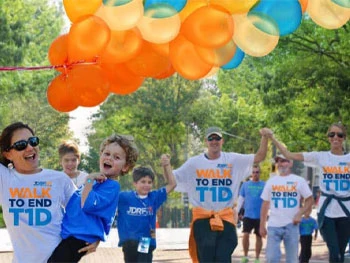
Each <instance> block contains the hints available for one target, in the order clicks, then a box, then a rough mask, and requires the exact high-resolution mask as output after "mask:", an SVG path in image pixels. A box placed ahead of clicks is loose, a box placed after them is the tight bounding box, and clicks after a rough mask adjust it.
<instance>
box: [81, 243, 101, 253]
mask: <svg viewBox="0 0 350 263" xmlns="http://www.w3.org/2000/svg"><path fill="white" fill-rule="evenodd" d="M99 244H100V240H97V241H96V242H94V243H91V244H90V243H86V247H83V248H81V249H79V250H78V252H79V253H82V252H86V254H90V253H92V252H95V251H96V249H97V247H98V245H99Z"/></svg>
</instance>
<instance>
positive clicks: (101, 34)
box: [68, 16, 111, 62]
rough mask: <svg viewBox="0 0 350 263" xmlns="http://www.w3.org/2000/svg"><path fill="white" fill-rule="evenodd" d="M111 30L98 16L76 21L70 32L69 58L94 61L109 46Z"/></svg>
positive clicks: (72, 60) (70, 59) (71, 59)
mask: <svg viewBox="0 0 350 263" xmlns="http://www.w3.org/2000/svg"><path fill="white" fill-rule="evenodd" d="M110 37H111V31H110V29H109V27H108V26H107V24H106V23H105V22H104V21H103V20H102V19H101V18H98V17H96V16H86V17H83V18H82V19H81V20H79V21H77V22H76V23H74V24H73V25H72V26H71V28H70V30H69V34H68V60H69V61H70V62H77V61H94V60H96V57H98V56H99V55H100V54H101V53H102V51H103V50H104V48H105V47H106V46H107V44H108V42H109V39H110Z"/></svg>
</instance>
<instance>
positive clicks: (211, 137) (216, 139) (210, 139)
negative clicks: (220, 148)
mask: <svg viewBox="0 0 350 263" xmlns="http://www.w3.org/2000/svg"><path fill="white" fill-rule="evenodd" d="M208 141H209V142H211V141H217V142H219V141H221V137H220V136H210V137H208Z"/></svg>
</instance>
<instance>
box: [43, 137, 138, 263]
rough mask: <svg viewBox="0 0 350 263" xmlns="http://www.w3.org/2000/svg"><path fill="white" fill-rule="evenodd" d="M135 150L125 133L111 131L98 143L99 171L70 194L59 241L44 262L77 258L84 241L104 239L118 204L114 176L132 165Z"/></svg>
mask: <svg viewBox="0 0 350 263" xmlns="http://www.w3.org/2000/svg"><path fill="white" fill-rule="evenodd" d="M137 157H138V151H137V148H136V146H135V145H134V144H133V142H132V141H131V140H129V139H128V138H126V137H125V136H120V135H112V136H110V137H108V138H107V139H106V140H104V142H103V143H102V144H101V147H100V161H99V164H100V172H99V173H94V174H89V176H88V177H87V179H86V181H85V185H84V186H83V187H81V188H79V189H78V190H77V191H76V192H75V193H74V194H73V195H72V197H71V198H70V200H69V202H68V204H67V206H66V213H65V215H64V218H63V221H62V230H61V237H62V241H61V243H60V244H59V245H58V246H57V247H56V249H55V250H54V252H53V253H52V255H51V257H50V258H49V260H48V262H50V263H51V262H78V261H79V260H80V259H81V257H83V256H84V255H85V253H84V252H83V253H80V251H79V250H80V249H81V248H83V247H85V246H86V244H87V243H93V242H96V241H100V240H102V241H105V240H106V237H107V235H108V234H109V231H110V229H111V226H112V223H113V220H114V217H115V214H116V210H117V207H118V200H119V192H120V185H119V183H118V182H117V181H116V179H117V178H118V176H120V175H124V174H126V173H127V172H128V171H129V170H130V169H132V168H133V167H134V166H135V163H136V161H137Z"/></svg>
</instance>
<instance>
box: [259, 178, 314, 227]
mask: <svg viewBox="0 0 350 263" xmlns="http://www.w3.org/2000/svg"><path fill="white" fill-rule="evenodd" d="M311 195H312V192H311V190H310V187H309V186H308V184H307V182H306V181H305V179H304V178H302V177H300V176H297V175H295V174H290V175H288V176H280V175H277V176H274V177H271V178H270V179H269V180H268V181H267V182H266V184H265V187H264V190H263V192H262V194H261V198H262V199H263V200H264V201H269V202H270V214H269V220H268V226H272V227H282V226H286V225H288V224H290V223H292V222H293V218H294V216H295V215H296V214H297V213H298V211H299V207H300V199H301V198H302V197H303V198H308V197H309V196H311Z"/></svg>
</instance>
